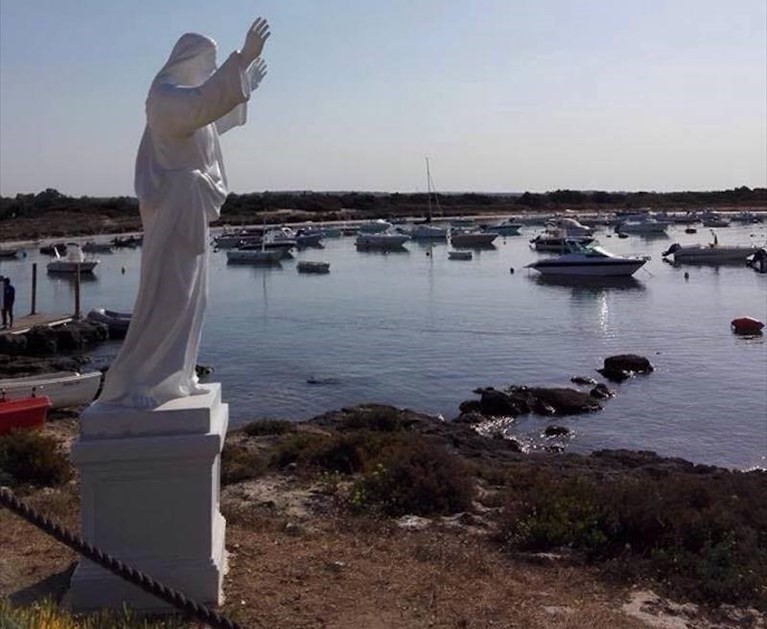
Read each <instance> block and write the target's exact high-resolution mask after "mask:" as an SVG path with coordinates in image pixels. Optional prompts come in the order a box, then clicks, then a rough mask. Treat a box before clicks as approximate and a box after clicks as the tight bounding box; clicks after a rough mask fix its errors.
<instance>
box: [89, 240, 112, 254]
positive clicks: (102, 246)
mask: <svg viewBox="0 0 767 629" xmlns="http://www.w3.org/2000/svg"><path fill="white" fill-rule="evenodd" d="M81 249H82V250H83V252H84V253H112V252H113V251H114V249H113V248H112V244H111V243H108V242H94V241H92V240H89V241H88V242H86V243H85V244H83V246H82V247H81Z"/></svg>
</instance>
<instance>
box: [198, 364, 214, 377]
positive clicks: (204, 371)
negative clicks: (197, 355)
mask: <svg viewBox="0 0 767 629" xmlns="http://www.w3.org/2000/svg"><path fill="white" fill-rule="evenodd" d="M194 372H195V373H196V374H197V377H198V378H205V377H206V376H209V375H211V374H212V373H213V367H210V366H208V365H195V366H194Z"/></svg>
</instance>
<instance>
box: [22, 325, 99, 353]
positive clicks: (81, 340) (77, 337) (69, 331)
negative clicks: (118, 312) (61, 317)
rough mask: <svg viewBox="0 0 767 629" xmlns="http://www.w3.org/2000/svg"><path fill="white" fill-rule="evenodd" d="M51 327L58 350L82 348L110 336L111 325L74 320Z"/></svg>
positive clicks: (66, 350)
mask: <svg viewBox="0 0 767 629" xmlns="http://www.w3.org/2000/svg"><path fill="white" fill-rule="evenodd" d="M32 329H35V328H32ZM49 329H50V331H51V332H53V334H54V338H55V341H56V347H57V348H58V351H65V352H68V351H76V350H82V349H85V348H86V347H89V346H91V345H96V344H97V343H101V342H103V341H106V340H107V339H108V338H109V327H108V326H106V325H105V324H103V323H99V322H96V321H87V320H82V321H72V322H71V323H67V324H66V325H60V326H56V327H54V328H49Z"/></svg>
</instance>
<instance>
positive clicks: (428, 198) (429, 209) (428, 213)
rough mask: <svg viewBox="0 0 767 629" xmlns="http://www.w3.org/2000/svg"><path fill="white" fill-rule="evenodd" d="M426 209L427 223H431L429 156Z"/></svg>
mask: <svg viewBox="0 0 767 629" xmlns="http://www.w3.org/2000/svg"><path fill="white" fill-rule="evenodd" d="M426 208H427V210H426V211H427V217H428V218H427V219H426V222H427V223H431V172H430V171H429V156H428V155H427V156H426Z"/></svg>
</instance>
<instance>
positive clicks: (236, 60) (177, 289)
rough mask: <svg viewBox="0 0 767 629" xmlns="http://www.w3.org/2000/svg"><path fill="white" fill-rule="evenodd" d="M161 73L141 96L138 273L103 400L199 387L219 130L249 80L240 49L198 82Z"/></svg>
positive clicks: (222, 177) (168, 395)
mask: <svg viewBox="0 0 767 629" xmlns="http://www.w3.org/2000/svg"><path fill="white" fill-rule="evenodd" d="M170 63H171V62H170V61H169V64H170ZM169 64H166V67H167V66H168V65H169ZM166 78H167V73H165V74H163V72H161V73H160V74H158V76H157V78H156V79H155V81H154V83H153V84H152V87H151V89H150V91H149V95H148V97H147V101H146V114H147V125H146V129H145V130H144V135H143V137H142V140H141V145H140V147H139V151H138V156H137V159H136V194H137V196H138V199H139V207H140V211H141V222H142V225H143V229H144V242H143V249H142V254H141V280H140V285H139V291H138V295H137V297H136V302H135V305H134V308H133V315H132V318H131V323H130V327H129V329H128V334H127V336H126V338H125V341H124V343H123V345H122V348H121V349H120V352H119V354H118V356H117V358H116V359H115V361H114V363H113V364H112V365H111V367H110V368H109V370H108V371H107V374H106V378H105V382H104V388H103V390H102V393H101V395H100V397H99V402H100V403H104V404H117V405H120V406H130V407H138V408H153V407H156V406H158V405H159V404H162V403H164V402H167V401H169V400H172V399H175V398H178V397H184V396H187V395H191V394H194V393H200V392H202V390H201V389H200V388H199V387H198V385H197V378H196V374H195V364H196V362H197V354H198V351H199V345H200V333H201V329H202V322H203V314H204V311H205V306H206V301H207V293H208V251H207V243H208V240H209V228H208V223H209V222H210V221H213V220H216V219H217V218H218V217H219V215H220V211H221V206H222V205H223V203H224V201H225V200H226V195H227V192H228V191H227V183H226V174H225V172H224V164H223V160H222V156H221V147H220V144H219V134H220V133H223V132H224V131H226V130H228V129H229V128H231V127H232V126H235V125H239V124H243V123H244V122H245V102H246V101H247V100H248V98H249V97H250V80H249V77H248V73H247V72H246V71H245V70H244V69H243V68H242V67H241V60H240V55H239V53H237V52H235V53H232V55H230V57H229V58H228V59H227V61H226V62H225V63H224V64H222V65H221V67H220V68H218V69H217V70H216V71H215V72H214V73H213V74H212V75H211V76H210V78H208V79H207V80H206V81H205V82H204V83H202V84H201V85H199V86H197V87H185V86H180V85H175V84H173V83H172V82H166V81H165V79H166Z"/></svg>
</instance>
